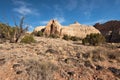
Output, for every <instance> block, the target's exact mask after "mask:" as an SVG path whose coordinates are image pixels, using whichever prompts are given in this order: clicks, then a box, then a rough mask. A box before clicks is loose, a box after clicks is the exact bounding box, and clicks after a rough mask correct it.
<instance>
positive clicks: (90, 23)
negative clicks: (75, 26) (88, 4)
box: [84, 19, 114, 25]
mask: <svg viewBox="0 0 120 80" xmlns="http://www.w3.org/2000/svg"><path fill="white" fill-rule="evenodd" d="M108 20H114V19H99V20H96V21H91V22H87V23H84V24H87V25H94V24H96V23H104V22H106V21H108Z"/></svg>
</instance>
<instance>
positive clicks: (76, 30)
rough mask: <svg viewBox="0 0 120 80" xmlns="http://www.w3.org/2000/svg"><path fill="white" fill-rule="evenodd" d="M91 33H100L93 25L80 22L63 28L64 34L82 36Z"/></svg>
mask: <svg viewBox="0 0 120 80" xmlns="http://www.w3.org/2000/svg"><path fill="white" fill-rule="evenodd" d="M90 33H100V32H99V31H98V30H97V29H95V28H94V27H93V26H87V25H81V24H79V23H78V22H75V23H74V24H71V25H69V26H68V27H63V28H62V35H64V34H67V35H71V36H77V37H80V38H84V37H86V35H87V34H90Z"/></svg>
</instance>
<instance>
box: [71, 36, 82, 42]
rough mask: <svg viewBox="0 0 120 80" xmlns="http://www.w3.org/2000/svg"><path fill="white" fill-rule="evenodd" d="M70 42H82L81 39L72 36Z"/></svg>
mask: <svg viewBox="0 0 120 80" xmlns="http://www.w3.org/2000/svg"><path fill="white" fill-rule="evenodd" d="M70 40H72V41H78V40H80V38H79V37H76V36H71V37H70Z"/></svg>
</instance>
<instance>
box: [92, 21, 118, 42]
mask: <svg viewBox="0 0 120 80" xmlns="http://www.w3.org/2000/svg"><path fill="white" fill-rule="evenodd" d="M94 27H95V28H96V29H98V30H99V31H100V32H101V33H102V34H103V36H105V38H106V40H107V41H108V42H120V21H108V22H106V23H103V24H99V23H96V24H95V25H94Z"/></svg>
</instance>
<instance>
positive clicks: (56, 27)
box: [44, 20, 62, 36]
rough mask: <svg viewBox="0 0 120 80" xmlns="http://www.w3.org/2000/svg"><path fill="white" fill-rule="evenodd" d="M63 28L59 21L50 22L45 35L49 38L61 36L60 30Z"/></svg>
mask: <svg viewBox="0 0 120 80" xmlns="http://www.w3.org/2000/svg"><path fill="white" fill-rule="evenodd" d="M61 28H62V26H61V24H60V23H59V22H58V21H57V20H50V22H48V24H47V26H46V27H45V30H44V34H45V35H47V36H49V35H51V34H57V35H60V30H61Z"/></svg>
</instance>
